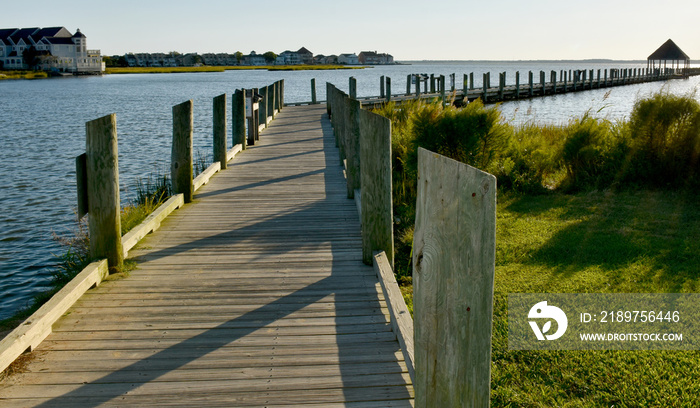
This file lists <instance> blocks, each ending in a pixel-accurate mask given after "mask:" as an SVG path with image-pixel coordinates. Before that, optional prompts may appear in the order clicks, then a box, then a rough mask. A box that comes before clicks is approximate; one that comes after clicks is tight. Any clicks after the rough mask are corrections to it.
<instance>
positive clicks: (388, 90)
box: [386, 77, 391, 102]
mask: <svg viewBox="0 0 700 408" xmlns="http://www.w3.org/2000/svg"><path fill="white" fill-rule="evenodd" d="M386 101H387V102H390V101H391V78H389V77H386Z"/></svg>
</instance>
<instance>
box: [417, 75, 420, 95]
mask: <svg viewBox="0 0 700 408" xmlns="http://www.w3.org/2000/svg"><path fill="white" fill-rule="evenodd" d="M420 83H421V76H420V75H418V74H417V75H416V97H417V98H420Z"/></svg>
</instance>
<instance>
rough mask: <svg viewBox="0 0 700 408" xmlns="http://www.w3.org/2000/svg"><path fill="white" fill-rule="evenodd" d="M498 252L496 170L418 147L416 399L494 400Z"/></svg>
mask: <svg viewBox="0 0 700 408" xmlns="http://www.w3.org/2000/svg"><path fill="white" fill-rule="evenodd" d="M362 188H363V189H364V185H363V186H362ZM495 253H496V178H495V177H494V176H492V175H490V174H488V173H484V172H482V171H480V170H477V169H475V168H473V167H470V166H467V165H466V164H463V163H459V162H457V161H454V160H451V159H448V158H446V157H444V156H440V155H438V154H435V153H432V152H429V151H427V150H425V149H422V148H420V149H419V151H418V195H417V201H416V224H415V233H414V238H413V304H414V323H415V324H414V337H415V373H416V380H415V382H414V384H413V387H414V390H415V403H416V406H417V407H489V400H490V392H491V387H490V379H491V332H492V325H493V285H494V272H495Z"/></svg>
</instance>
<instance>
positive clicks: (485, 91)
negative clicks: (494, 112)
mask: <svg viewBox="0 0 700 408" xmlns="http://www.w3.org/2000/svg"><path fill="white" fill-rule="evenodd" d="M483 86H484V92H483V96H482V97H481V98H482V99H483V100H484V103H486V102H487V101H488V95H487V92H488V88H489V81H488V75H487V74H486V73H484V80H483Z"/></svg>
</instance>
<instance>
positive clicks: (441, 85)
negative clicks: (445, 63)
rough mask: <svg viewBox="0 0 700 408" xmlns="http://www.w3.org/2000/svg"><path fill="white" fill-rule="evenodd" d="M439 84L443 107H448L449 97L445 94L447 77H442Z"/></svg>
mask: <svg viewBox="0 0 700 408" xmlns="http://www.w3.org/2000/svg"><path fill="white" fill-rule="evenodd" d="M438 82H439V85H440V86H439V88H440V99H442V107H443V108H444V107H445V106H446V105H447V95H446V94H445V76H444V75H440V78H439V80H438Z"/></svg>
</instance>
